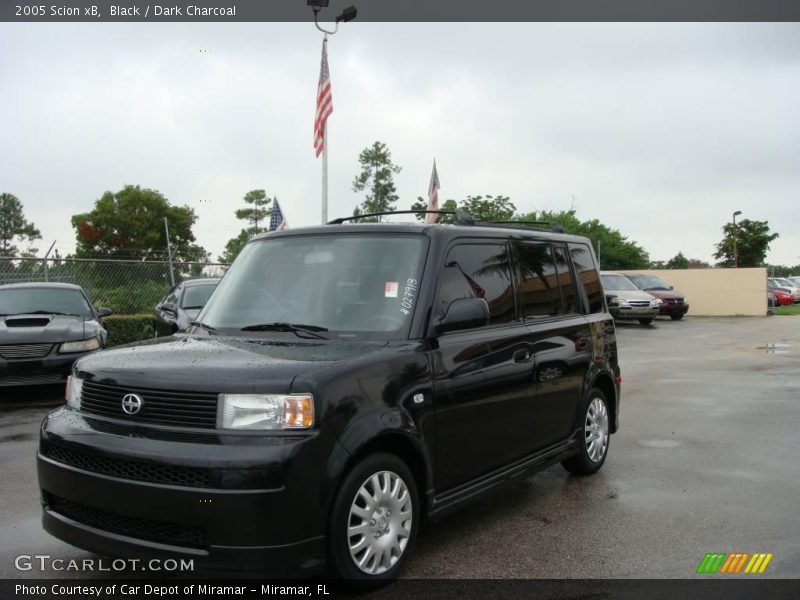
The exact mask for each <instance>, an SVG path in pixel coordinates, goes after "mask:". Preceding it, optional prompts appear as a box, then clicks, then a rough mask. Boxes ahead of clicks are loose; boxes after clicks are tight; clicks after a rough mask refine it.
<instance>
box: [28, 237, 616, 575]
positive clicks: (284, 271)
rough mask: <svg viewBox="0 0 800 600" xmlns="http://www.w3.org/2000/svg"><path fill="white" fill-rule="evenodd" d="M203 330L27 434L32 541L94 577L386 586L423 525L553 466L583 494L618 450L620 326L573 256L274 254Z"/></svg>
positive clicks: (514, 252)
mask: <svg viewBox="0 0 800 600" xmlns="http://www.w3.org/2000/svg"><path fill="white" fill-rule="evenodd" d="M259 282H261V284H259ZM259 318H260V319H261V321H259V320H258V319H259ZM265 318H266V321H265V320H264V319H265ZM198 319H199V321H201V322H202V324H198V325H197V326H195V327H193V328H192V329H190V330H189V332H187V333H185V334H177V335H175V336H174V337H169V338H161V339H157V340H151V341H148V342H143V343H139V344H135V345H130V346H127V347H122V348H117V349H112V350H108V351H104V352H101V353H99V354H97V355H96V356H92V357H87V358H86V359H83V360H81V361H80V362H78V363H77V364H76V366H75V370H74V378H73V379H72V380H71V384H70V385H72V386H73V389H72V392H71V395H70V397H69V400H68V404H69V405H70V406H71V407H70V406H68V407H66V408H62V409H58V410H56V411H55V412H53V413H51V414H50V415H49V416H48V417H47V418H46V419H45V420H44V422H43V423H42V429H41V447H40V450H39V454H38V471H39V482H40V486H41V490H42V499H43V505H44V516H43V524H44V527H45V529H46V530H47V531H49V532H51V533H52V534H53V535H55V536H57V537H59V538H61V539H62V540H65V541H67V542H69V543H71V544H74V545H76V546H79V547H81V548H86V549H89V550H91V551H94V552H97V553H100V554H102V555H109V556H163V555H170V556H183V557H188V558H195V559H197V561H198V562H200V563H203V564H208V565H211V566H221V567H230V566H235V567H237V568H242V569H248V568H249V569H257V570H259V571H261V572H265V573H268V574H277V575H288V574H290V573H293V572H304V573H311V572H315V571H318V570H320V569H322V568H323V566H324V564H325V562H326V559H327V560H328V561H329V564H331V565H332V566H333V567H334V568H335V570H336V572H337V573H338V574H339V575H341V576H343V577H346V578H353V579H363V580H366V581H368V582H371V581H373V580H378V581H380V580H382V579H384V578H386V577H393V576H394V575H395V574H396V573H397V571H398V569H399V568H401V566H402V562H403V560H405V557H407V555H408V552H406V551H405V550H406V549H408V548H410V545H411V544H413V537H414V534H415V531H416V527H417V526H418V524H419V522H420V521H421V520H423V519H424V518H433V519H435V518H438V517H441V516H443V515H445V514H447V513H449V512H451V511H453V510H456V509H457V508H459V507H460V506H462V505H463V504H464V503H466V502H469V501H471V500H473V499H474V498H476V497H478V496H480V495H481V494H483V493H486V492H488V491H490V490H493V489H494V488H496V487H497V486H499V485H502V484H504V483H506V482H508V481H509V480H512V479H516V478H521V477H525V476H527V475H529V474H530V473H531V472H533V471H536V470H538V469H541V468H544V467H546V466H548V465H551V464H554V463H556V462H562V463H563V464H564V465H565V466H566V467H567V468H568V469H569V470H571V471H573V472H576V473H591V472H594V471H596V470H597V469H598V468H599V467H600V465H602V462H603V460H605V456H606V454H605V450H606V448H607V447H608V439H609V438H608V434H610V433H613V432H615V431H616V429H617V425H618V414H619V382H620V378H619V367H618V364H617V349H616V337H615V330H614V323H613V320H612V318H611V316H610V315H609V313H608V311H607V309H606V306H605V301H604V296H603V290H602V287H601V285H600V280H599V276H598V272H597V268H596V261H595V259H594V255H593V253H592V250H591V246H590V245H589V243H588V241H587V240H586V239H585V238H581V237H575V236H569V235H563V234H558V233H551V232H544V231H533V230H527V229H525V230H522V229H512V228H506V227H498V226H481V225H480V224H478V225H474V224H463V225H421V224H420V225H416V224H414V225H400V224H335V225H328V226H323V227H316V228H307V229H298V230H293V231H282V232H272V233H269V234H266V235H263V236H260V237H257V238H254V239H253V240H252V241H251V242H250V243H249V244H248V245H247V247H246V248H245V249H244V251H243V252H242V254H241V255H240V256H239V258H237V260H236V261H235V263H234V264H233V266H232V267H231V269H230V270H229V272H228V273H227V274H226V275H225V277H224V278H223V279H222V281H221V283H220V285H219V287H218V288H217V290H216V291H215V293H214V295H213V296H212V298H211V300H210V301H209V303H208V304H207V306H206V308H205V309H204V310H203V312H202V313H201V314H200V316H199V317H198ZM289 319H291V323H292V324H290V323H289V322H288V320H289ZM311 319H315V320H314V321H311ZM267 321H268V322H267ZM247 324H251V325H253V326H252V327H247V326H246V325H247ZM243 325H244V326H243ZM77 388H80V390H79V391H78V390H77ZM275 406H277V407H278V409H275V410H276V411H278V412H275V411H273V412H270V410H272V408H269V407H275ZM281 407H282V408H281ZM280 410H282V412H280ZM131 411H133V412H134V414H129V413H130V412H131ZM592 411H594V412H592ZM592 415H594V416H592ZM604 415H605V416H604ZM590 417H591V418H590ZM592 419H593V420H592ZM276 423H280V427H277V426H276V425H275V424H276ZM260 424H269V426H273V427H277V428H273V429H269V430H253V429H249V427H260V426H261V425H260ZM234 427H242V428H241V429H236V428H234ZM587 457H588V458H587ZM370 473H372V474H371V475H370ZM392 476H394V477H395V478H394V479H393V478H392ZM362 481H363V484H362ZM392 482H393V483H392ZM390 484H391V485H390ZM359 486H360V487H359ZM384 488H385V489H384ZM398 490H399V491H398ZM382 494H383V495H382ZM392 494H394V495H392ZM390 496H391V497H390ZM367 497H369V498H372V500H368V499H367ZM351 501H352V504H351ZM361 502H363V503H364V505H363V506H362V505H361V504H359V503H361ZM393 507H394V510H395V512H394V515H393V516H392V515H391V514H390V513H391V509H393ZM369 511H373V512H371V513H370V515H371V516H370V515H367V516H364V515H365V514H366V512H369ZM384 511H385V512H384ZM362 513H364V514H362ZM356 530H358V533H352V532H353V531H356ZM365 532H368V533H365ZM351 536H352V537H351ZM373 539H374V540H378V541H376V542H373V541H372V540H373ZM382 540H389V541H387V542H386V543H387V544H388V545H385V546H380V547H379V550H380V552H381V554H380V558H377V553H378V551H379V550H375V549H374V548H373V546H372V545H371V544H378V543H379V542H382ZM362 544H365V545H367V546H369V548H373V549H372V550H367V549H363V550H362V548H361V545H362ZM376 547H377V546H376ZM362 551H363V555H362V554H360V553H361V552H362ZM348 552H349V554H348ZM369 552H373V553H374V554H375V558H373V557H372V556H370V557H369V558H368V557H367V554H368V553H369ZM387 553H388V554H387ZM378 561H380V564H379V565H378V567H375V566H374V565H375V564H376V563H377V562H378ZM361 562H363V563H364V565H362V566H359V565H360V564H361ZM371 565H372V566H371Z"/></svg>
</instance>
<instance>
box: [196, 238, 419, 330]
mask: <svg viewBox="0 0 800 600" xmlns="http://www.w3.org/2000/svg"><path fill="white" fill-rule="evenodd" d="M426 241H427V238H425V237H424V236H422V235H418V234H382V235H372V234H370V235H367V234H321V235H296V236H291V237H283V236H281V237H276V238H272V239H269V238H267V239H264V240H259V241H256V242H253V243H250V244H248V245H247V246H245V248H244V250H243V251H242V253H241V254H240V255H239V257H238V258H237V259H236V261H235V262H234V264H233V265H232V266H231V268H230V270H229V271H228V273H227V274H226V275H225V277H224V278H223V280H222V281H221V282H220V284H219V286H218V287H217V290H216V291H215V293H214V295H213V296H212V297H211V299H210V300H209V302H208V304H206V307H205V309H204V310H203V312H202V313H201V314H200V316H199V317H198V321H200V322H202V324H203V325H204V326H207V327H209V328H214V329H216V330H228V331H229V330H235V331H237V332H238V331H245V332H248V335H253V333H249V332H259V333H257V334H256V335H269V336H273V335H276V334H277V335H281V336H285V335H292V334H295V335H298V336H299V337H304V338H313V339H317V338H323V339H325V338H329V339H350V338H355V339H401V338H404V337H406V336H407V335H408V330H409V327H410V324H411V318H412V316H413V311H414V308H415V306H416V297H417V293H418V288H419V285H420V279H421V270H422V265H423V259H424V256H425V252H424V249H425V247H426ZM301 328H302V329H301ZM309 331H310V332H311V333H309Z"/></svg>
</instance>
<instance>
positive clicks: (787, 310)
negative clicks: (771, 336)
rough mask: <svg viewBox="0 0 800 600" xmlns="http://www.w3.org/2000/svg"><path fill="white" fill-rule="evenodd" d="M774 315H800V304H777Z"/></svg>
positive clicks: (773, 310)
mask: <svg viewBox="0 0 800 600" xmlns="http://www.w3.org/2000/svg"><path fill="white" fill-rule="evenodd" d="M772 314H774V315H781V316H783V315H800V304H789V305H788V306H776V307H775V308H773V309H772Z"/></svg>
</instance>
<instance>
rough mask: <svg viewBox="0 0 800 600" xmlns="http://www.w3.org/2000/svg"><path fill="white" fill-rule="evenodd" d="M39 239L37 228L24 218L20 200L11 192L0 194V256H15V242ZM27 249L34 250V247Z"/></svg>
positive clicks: (40, 237)
mask: <svg viewBox="0 0 800 600" xmlns="http://www.w3.org/2000/svg"><path fill="white" fill-rule="evenodd" d="M40 239H42V235H41V233H39V230H38V229H36V227H35V226H34V224H33V223H29V222H28V221H27V220H26V219H25V213H24V211H23V207H22V202H20V201H19V199H18V198H17V197H16V196H14V195H13V194H0V256H9V257H13V256H16V255H17V252H18V248H17V247H16V245H15V242H17V243H21V242H24V241H27V242H28V244H30V243H32V242H33V240H40ZM28 251H29V252H33V253H35V252H36V250H35V249H34V248H30V249H29V250H28Z"/></svg>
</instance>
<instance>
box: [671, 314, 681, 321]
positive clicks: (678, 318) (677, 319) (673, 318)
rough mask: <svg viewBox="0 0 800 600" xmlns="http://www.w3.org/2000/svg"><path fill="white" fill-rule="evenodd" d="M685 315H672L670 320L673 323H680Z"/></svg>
mask: <svg viewBox="0 0 800 600" xmlns="http://www.w3.org/2000/svg"><path fill="white" fill-rule="evenodd" d="M683 315H684V313H672V314H671V315H670V316H669V318H670V319H672V320H673V321H680V320H681V319H682V318H683Z"/></svg>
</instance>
